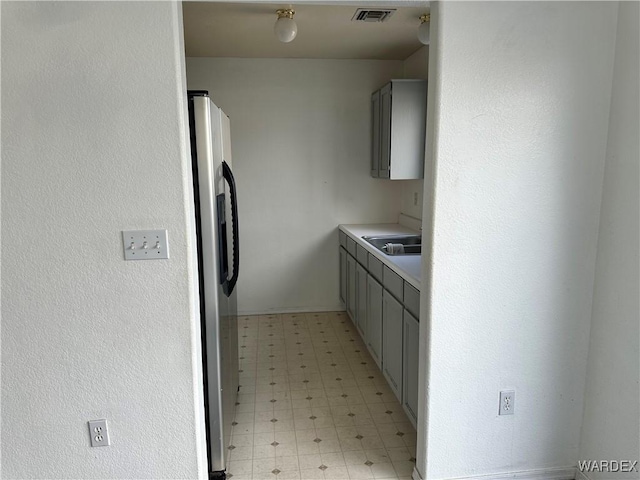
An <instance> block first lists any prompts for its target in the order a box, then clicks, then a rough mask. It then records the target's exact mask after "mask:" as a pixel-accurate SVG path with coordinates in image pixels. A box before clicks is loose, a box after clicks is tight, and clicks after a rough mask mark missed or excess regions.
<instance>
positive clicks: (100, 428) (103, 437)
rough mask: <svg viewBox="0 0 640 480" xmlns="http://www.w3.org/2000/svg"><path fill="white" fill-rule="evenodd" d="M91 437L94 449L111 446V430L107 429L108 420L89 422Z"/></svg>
mask: <svg viewBox="0 0 640 480" xmlns="http://www.w3.org/2000/svg"><path fill="white" fill-rule="evenodd" d="M89 436H90V437H91V446H92V447H108V446H109V445H111V442H110V441H109V430H108V429H107V420H105V419H104V418H103V419H100V420H89Z"/></svg>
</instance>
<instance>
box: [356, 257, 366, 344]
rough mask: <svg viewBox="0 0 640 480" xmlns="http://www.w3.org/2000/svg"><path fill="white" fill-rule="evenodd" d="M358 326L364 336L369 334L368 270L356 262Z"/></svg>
mask: <svg viewBox="0 0 640 480" xmlns="http://www.w3.org/2000/svg"><path fill="white" fill-rule="evenodd" d="M356 320H357V321H356V326H357V327H358V330H359V331H360V335H361V336H362V338H366V336H367V271H366V270H365V269H364V267H363V266H362V265H360V264H359V263H357V264H356Z"/></svg>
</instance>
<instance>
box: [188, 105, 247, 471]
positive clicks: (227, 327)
mask: <svg viewBox="0 0 640 480" xmlns="http://www.w3.org/2000/svg"><path fill="white" fill-rule="evenodd" d="M189 123H190V132H191V153H192V167H193V182H194V197H195V198H194V204H195V211H196V233H197V237H198V239H197V245H198V277H199V278H198V281H199V287H200V310H201V312H200V313H201V328H202V341H203V370H204V376H205V379H204V381H205V420H206V423H207V429H206V430H207V447H208V452H207V453H208V459H209V472H210V473H213V472H222V471H224V470H225V469H226V463H227V455H228V452H229V450H228V448H227V447H228V446H229V444H230V440H231V422H232V421H233V418H234V416H235V403H236V398H237V388H238V387H237V382H236V384H235V385H234V384H233V379H237V376H238V355H237V348H238V345H237V342H238V339H237V315H236V313H235V308H236V307H235V298H233V299H232V298H230V297H229V296H227V295H226V294H225V291H224V288H223V283H222V282H221V278H220V270H221V268H223V264H226V263H227V261H226V258H225V256H224V255H221V254H220V251H221V250H220V249H221V248H224V249H226V248H227V235H226V233H225V228H226V225H225V215H224V213H223V212H224V211H225V210H226V201H225V197H226V195H225V180H224V178H223V172H222V157H223V150H222V127H221V112H220V109H219V108H218V107H216V106H215V104H213V102H211V100H210V99H209V97H208V96H206V95H203V94H202V93H199V94H197V95H189ZM220 206H222V208H220Z"/></svg>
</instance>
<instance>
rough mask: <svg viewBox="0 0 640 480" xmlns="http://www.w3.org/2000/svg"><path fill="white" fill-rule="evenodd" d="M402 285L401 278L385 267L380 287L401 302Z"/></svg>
mask: <svg viewBox="0 0 640 480" xmlns="http://www.w3.org/2000/svg"><path fill="white" fill-rule="evenodd" d="M403 284H404V280H402V277H401V276H400V275H398V274H397V273H395V272H394V271H393V270H391V269H390V268H389V267H387V266H386V265H385V266H384V270H383V273H382V285H384V288H386V289H387V290H389V292H390V293H391V294H392V295H393V296H394V297H396V298H397V299H398V300H402V287H403Z"/></svg>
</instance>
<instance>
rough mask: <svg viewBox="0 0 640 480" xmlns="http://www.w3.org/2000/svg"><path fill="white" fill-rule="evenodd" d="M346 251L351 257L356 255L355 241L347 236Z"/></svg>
mask: <svg viewBox="0 0 640 480" xmlns="http://www.w3.org/2000/svg"><path fill="white" fill-rule="evenodd" d="M347 252H349V253H350V254H351V255H352V256H353V258H355V257H356V241H355V240H352V239H351V238H349V237H347Z"/></svg>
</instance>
